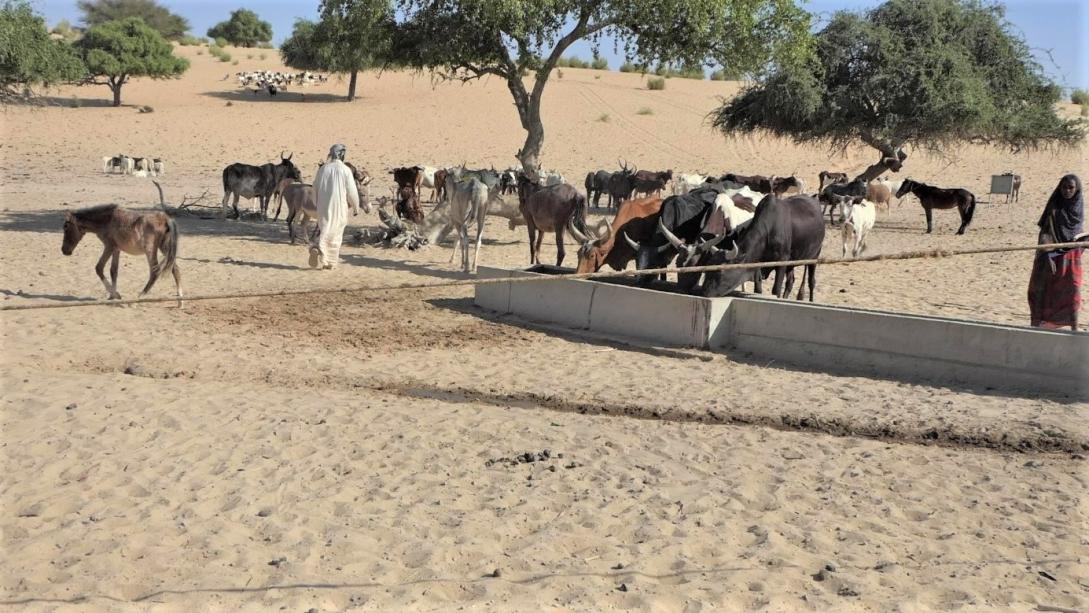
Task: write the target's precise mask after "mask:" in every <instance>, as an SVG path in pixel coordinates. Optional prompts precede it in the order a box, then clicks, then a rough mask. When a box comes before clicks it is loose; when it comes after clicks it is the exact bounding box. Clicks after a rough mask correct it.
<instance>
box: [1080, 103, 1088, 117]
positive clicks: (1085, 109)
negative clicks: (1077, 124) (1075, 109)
mask: <svg viewBox="0 0 1089 613" xmlns="http://www.w3.org/2000/svg"><path fill="white" fill-rule="evenodd" d="M1081 116H1082V117H1089V106H1085V105H1084V104H1083V105H1081Z"/></svg>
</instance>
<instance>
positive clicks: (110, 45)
mask: <svg viewBox="0 0 1089 613" xmlns="http://www.w3.org/2000/svg"><path fill="white" fill-rule="evenodd" d="M79 49H80V52H81V53H82V56H83V61H84V63H85V64H86V65H87V72H88V73H89V74H90V75H91V81H90V82H91V83H94V84H97V85H106V86H108V87H109V88H110V90H112V91H113V94H114V106H120V105H121V87H122V86H123V85H124V84H125V83H127V82H128V81H129V79H131V78H132V77H151V78H153V79H167V78H171V77H176V76H179V75H181V74H182V73H183V72H185V71H186V70H187V69H188V68H189V61H188V60H186V59H184V58H180V57H175V56H174V48H173V47H172V46H171V44H170V43H169V42H167V41H166V39H164V38H163V37H162V36H161V35H160V34H159V33H158V32H157V31H156V30H154V29H152V28H151V27H149V26H148V25H147V24H145V23H144V21H143V20H142V19H140V18H139V17H129V18H127V19H123V20H121V21H111V22H107V23H104V24H102V25H98V26H94V27H92V28H90V29H88V30H87V32H86V34H84V36H83V39H82V40H80V41H79Z"/></svg>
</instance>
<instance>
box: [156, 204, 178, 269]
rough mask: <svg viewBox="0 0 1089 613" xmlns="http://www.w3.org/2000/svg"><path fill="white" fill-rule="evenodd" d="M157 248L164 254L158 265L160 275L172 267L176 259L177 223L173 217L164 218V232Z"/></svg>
mask: <svg viewBox="0 0 1089 613" xmlns="http://www.w3.org/2000/svg"><path fill="white" fill-rule="evenodd" d="M159 248H160V249H162V251H163V254H164V255H165V258H164V259H163V263H162V265H161V266H159V277H161V276H163V275H165V274H166V273H168V272H170V271H171V270H172V269H173V268H174V261H175V260H177V259H178V224H177V222H175V221H174V220H173V219H168V220H166V233H164V234H163V242H162V244H161V245H159ZM156 279H158V277H156Z"/></svg>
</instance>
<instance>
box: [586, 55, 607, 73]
mask: <svg viewBox="0 0 1089 613" xmlns="http://www.w3.org/2000/svg"><path fill="white" fill-rule="evenodd" d="M590 68H593V69H594V70H608V69H609V60H607V59H605V58H603V57H595V58H594V61H592V62H590Z"/></svg>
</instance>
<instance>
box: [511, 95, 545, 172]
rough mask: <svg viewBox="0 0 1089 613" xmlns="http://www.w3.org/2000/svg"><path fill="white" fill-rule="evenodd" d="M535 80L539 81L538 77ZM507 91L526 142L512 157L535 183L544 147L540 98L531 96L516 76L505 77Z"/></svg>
mask: <svg viewBox="0 0 1089 613" xmlns="http://www.w3.org/2000/svg"><path fill="white" fill-rule="evenodd" d="M537 78H538V79H539V78H540V75H538V77H537ZM507 89H509V90H510V93H511V95H512V96H514V108H516V109H518V120H519V121H520V122H521V123H522V128H524V129H525V131H526V141H525V143H523V144H522V148H521V149H519V150H518V152H517V153H515V154H514V156H515V157H516V158H518V161H519V162H521V163H522V170H523V171H524V172H525V173H526V176H527V177H529V179H530V180H531V181H534V182H536V181H537V180H539V178H540V170H541V147H543V146H544V124H543V123H541V100H540V96H531V95H530V94H529V92H527V91H526V86H525V84H524V83H522V78H521V77H520V76H518V75H513V76H509V77H507ZM534 89H535V90H536V89H537V88H534ZM534 93H536V91H535V92H534Z"/></svg>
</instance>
